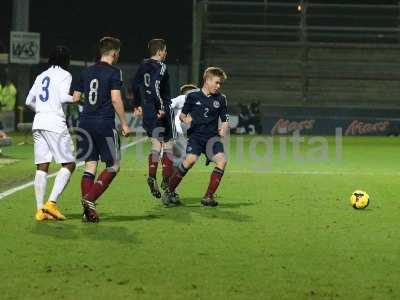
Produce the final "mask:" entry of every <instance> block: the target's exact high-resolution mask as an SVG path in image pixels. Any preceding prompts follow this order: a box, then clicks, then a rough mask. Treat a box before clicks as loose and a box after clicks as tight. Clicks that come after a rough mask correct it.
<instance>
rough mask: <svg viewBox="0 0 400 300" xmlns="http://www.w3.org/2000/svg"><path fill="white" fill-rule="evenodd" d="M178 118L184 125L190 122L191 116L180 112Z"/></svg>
mask: <svg viewBox="0 0 400 300" xmlns="http://www.w3.org/2000/svg"><path fill="white" fill-rule="evenodd" d="M179 119H180V120H181V121H182V122H183V123H185V124H186V125H190V124H192V117H191V116H190V115H187V114H184V113H181V114H180V115H179Z"/></svg>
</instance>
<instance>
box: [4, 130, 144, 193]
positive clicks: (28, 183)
mask: <svg viewBox="0 0 400 300" xmlns="http://www.w3.org/2000/svg"><path fill="white" fill-rule="evenodd" d="M146 139H147V137H144V138H141V139H138V140H137V141H135V142H132V143H129V144H126V145H123V146H122V147H121V150H125V149H127V148H129V147H132V146H134V145H136V144H139V143H141V142H143V141H145V140H146ZM83 165H84V162H83V161H81V162H79V163H77V164H76V167H77V168H79V167H82V166H83ZM57 173H58V172H54V173H52V174H49V176H48V177H47V178H53V177H55V176H56V175H57ZM33 184H34V181H33V180H32V181H30V182H27V183H25V184H23V185H20V186H17V187H15V188H12V189H9V190H7V191H5V192H2V193H0V200H1V199H3V198H5V197H7V196H10V195H12V194H14V193H16V192H19V191H21V190H23V189H26V188H28V187H30V186H32V185H33Z"/></svg>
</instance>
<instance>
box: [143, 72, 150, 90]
mask: <svg viewBox="0 0 400 300" xmlns="http://www.w3.org/2000/svg"><path fill="white" fill-rule="evenodd" d="M144 85H145V86H146V87H150V74H149V73H146V74H144Z"/></svg>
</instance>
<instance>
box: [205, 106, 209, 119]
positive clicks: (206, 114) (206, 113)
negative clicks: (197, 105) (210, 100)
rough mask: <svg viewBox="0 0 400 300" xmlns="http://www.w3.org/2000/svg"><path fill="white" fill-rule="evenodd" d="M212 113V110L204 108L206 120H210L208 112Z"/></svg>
mask: <svg viewBox="0 0 400 300" xmlns="http://www.w3.org/2000/svg"><path fill="white" fill-rule="evenodd" d="M209 111H210V109H209V108H208V107H205V108H204V118H208V112H209Z"/></svg>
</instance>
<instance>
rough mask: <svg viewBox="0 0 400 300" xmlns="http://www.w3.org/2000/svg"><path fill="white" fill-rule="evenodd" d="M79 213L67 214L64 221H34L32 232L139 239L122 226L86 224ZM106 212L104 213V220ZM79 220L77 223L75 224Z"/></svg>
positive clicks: (67, 237) (62, 236)
mask: <svg viewBox="0 0 400 300" xmlns="http://www.w3.org/2000/svg"><path fill="white" fill-rule="evenodd" d="M81 216H82V215H81V214H68V215H67V217H68V220H66V221H62V222H61V221H45V222H41V223H36V224H35V226H34V227H33V228H32V233H34V234H38V235H42V236H46V237H54V238H57V239H61V240H86V239H90V240H99V241H101V240H104V241H105V240H107V241H115V242H119V243H133V244H138V243H140V241H139V240H138V239H137V237H136V235H135V234H134V233H132V232H130V231H129V230H128V229H127V228H125V227H122V226H112V227H111V226H109V225H105V224H104V225H103V224H102V223H98V224H86V223H82V222H81ZM107 216H108V214H104V219H105V220H106V218H107ZM77 222H79V225H76V224H77Z"/></svg>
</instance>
